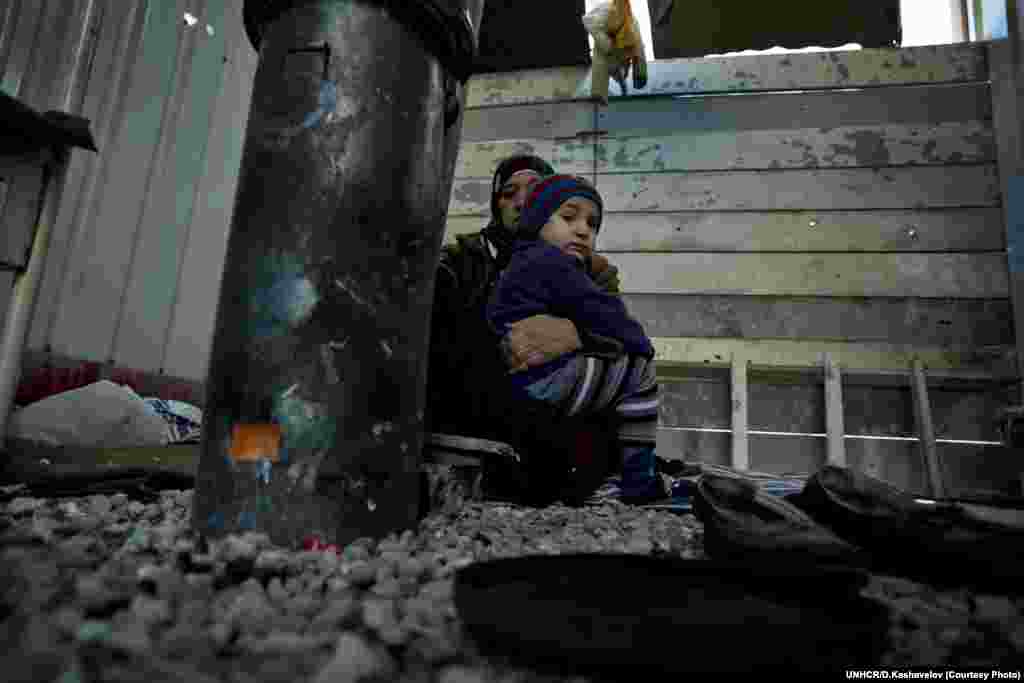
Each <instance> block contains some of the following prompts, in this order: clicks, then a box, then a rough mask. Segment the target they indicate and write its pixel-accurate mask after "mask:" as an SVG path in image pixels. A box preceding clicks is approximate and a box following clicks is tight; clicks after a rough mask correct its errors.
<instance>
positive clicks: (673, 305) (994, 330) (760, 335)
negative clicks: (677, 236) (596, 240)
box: [612, 258, 1014, 349]
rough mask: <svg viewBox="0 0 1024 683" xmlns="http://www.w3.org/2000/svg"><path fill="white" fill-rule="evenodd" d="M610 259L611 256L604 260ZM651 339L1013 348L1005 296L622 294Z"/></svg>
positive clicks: (1009, 308)
mask: <svg viewBox="0 0 1024 683" xmlns="http://www.w3.org/2000/svg"><path fill="white" fill-rule="evenodd" d="M612 262H613V263H615V259H614V258H612ZM623 299H624V301H625V303H626V306H627V308H629V312H630V314H631V315H632V316H633V317H635V318H636V319H637V320H639V321H640V322H641V323H642V324H643V326H644V329H645V330H646V331H647V334H648V335H651V336H655V337H736V338H744V339H807V340H812V339H818V340H826V341H837V340H842V341H852V342H856V341H866V342H887V343H893V344H909V345H914V346H929V347H934V348H959V349H979V348H984V347H1004V348H1009V347H1012V346H1013V342H1014V334H1013V309H1012V307H1011V305H1010V301H1009V300H1008V299H918V298H895V297H886V298H870V299H869V298H863V297H858V298H839V297H784V296H745V295H709V294H702V295H687V294H626V295H624V296H623Z"/></svg>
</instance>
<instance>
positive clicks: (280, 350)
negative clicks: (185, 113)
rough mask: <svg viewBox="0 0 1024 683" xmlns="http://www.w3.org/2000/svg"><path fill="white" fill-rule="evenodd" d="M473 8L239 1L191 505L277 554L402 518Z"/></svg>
mask: <svg viewBox="0 0 1024 683" xmlns="http://www.w3.org/2000/svg"><path fill="white" fill-rule="evenodd" d="M483 5H484V0H390V1H381V0H377V1H371V0H280V1H276V0H263V1H259V0H247V1H246V3H245V10H244V20H245V24H246V30H247V33H248V35H249V37H250V40H251V41H252V42H253V45H254V46H255V47H256V48H257V50H258V51H259V57H260V60H259V66H258V69H257V72H256V77H255V83H254V87H253V96H252V104H251V113H250V116H249V124H248V128H247V129H246V136H245V147H244V151H243V157H242V165H241V175H240V178H239V185H238V191H237V195H236V198H235V206H234V213H233V216H232V221H231V231H230V236H229V241H228V250H227V257H226V263H225V268H224V275H223V280H222V284H221V291H220V299H219V303H218V309H217V322H216V327H215V332H214V339H213V348H212V354H211V358H210V366H209V367H210V369H209V376H208V386H207V401H206V413H205V419H204V425H203V437H202V456H201V461H200V464H199V471H198V477H197V481H196V492H195V500H194V505H193V510H194V511H193V524H194V528H195V529H196V530H197V531H199V532H200V533H203V534H205V535H210V536H218V535H221V534H224V533H227V532H233V531H246V530H255V531H261V532H264V533H267V534H269V535H270V537H271V539H272V540H274V541H275V542H277V543H282V544H287V545H292V544H295V543H297V542H298V541H299V540H300V539H301V538H302V537H304V536H305V535H307V534H310V533H317V534H319V535H320V536H321V537H322V538H323V539H324V540H325V541H329V542H334V543H347V542H349V541H351V540H354V539H356V538H358V537H363V536H371V537H379V536H383V535H385V534H387V533H389V532H392V531H396V530H401V529H405V528H412V527H414V526H415V524H416V518H417V514H418V511H419V504H420V502H419V465H420V453H421V449H422V446H423V407H424V406H423V404H424V395H425V381H426V367H427V356H428V343H429V318H430V308H431V299H432V295H433V287H434V272H435V269H436V266H437V261H438V256H439V252H440V248H441V243H442V240H443V236H444V226H445V218H446V215H447V209H448V197H449V193H450V190H451V184H452V176H453V174H454V165H455V155H456V153H457V151H458V145H459V138H460V136H461V124H462V120H461V119H462V117H461V115H460V113H461V110H462V108H461V107H462V105H464V98H465V94H464V85H465V83H466V81H467V79H468V78H469V75H470V73H471V70H472V64H473V59H474V57H475V51H476V36H477V35H478V32H479V26H480V20H481V18H482V15H483Z"/></svg>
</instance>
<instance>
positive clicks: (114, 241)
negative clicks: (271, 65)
mask: <svg viewBox="0 0 1024 683" xmlns="http://www.w3.org/2000/svg"><path fill="white" fill-rule="evenodd" d="M185 5H186V3H185V2H184V0H173V1H171V2H166V3H157V4H155V5H150V6H147V8H146V9H147V11H146V15H145V28H144V32H143V35H142V36H141V41H140V43H139V44H138V47H137V48H136V49H137V50H138V52H137V54H136V55H135V59H134V63H133V64H132V65H131V67H130V68H131V77H130V83H131V87H129V88H128V89H127V90H126V91H125V93H124V98H123V100H122V102H120V103H119V104H120V105H121V106H120V107H119V108H118V109H119V111H120V112H122V113H123V118H122V119H121V121H120V125H119V127H118V129H117V135H116V138H115V140H111V141H109V143H110V145H111V146H110V150H109V151H108V152H107V153H106V154H105V160H106V162H107V164H108V165H107V167H106V168H107V171H108V172H107V174H106V177H105V178H104V185H103V187H102V190H101V192H102V196H101V197H98V198H96V201H98V202H99V207H98V209H97V211H96V214H95V220H94V221H92V223H91V224H90V225H89V226H88V229H89V231H90V232H91V235H89V237H90V239H88V240H85V239H83V240H82V242H81V243H80V244H79V245H78V251H77V253H76V254H75V257H76V258H75V260H74V264H73V267H72V272H71V274H70V279H71V282H72V283H74V286H70V287H68V288H67V289H65V291H64V297H63V298H62V302H61V303H62V307H61V310H60V313H59V316H58V319H57V322H56V327H55V331H54V338H53V348H54V350H55V351H57V352H58V353H67V354H68V355H71V354H72V352H73V353H74V355H77V356H80V357H83V358H87V359H90V360H109V359H110V355H111V353H112V351H113V348H112V347H113V342H114V337H115V334H116V326H117V322H118V319H119V316H120V314H121V306H120V305H119V304H112V302H121V301H122V300H123V296H124V293H125V289H126V287H127V285H128V282H127V281H128V272H129V267H130V264H131V260H132V255H133V251H134V245H135V241H136V237H137V235H138V230H139V227H140V222H141V220H142V213H143V207H144V202H145V200H146V195H147V193H148V191H149V186H150V181H151V177H152V172H153V170H154V164H155V156H154V155H155V153H156V150H157V144H158V142H159V140H160V136H161V135H162V133H163V130H162V128H161V122H162V121H163V112H164V107H165V106H166V105H167V104H168V100H169V99H170V95H171V93H169V92H168V91H167V85H168V83H169V82H170V78H171V74H172V72H173V68H174V64H175V59H174V58H171V56H172V55H176V54H177V51H178V37H179V32H180V31H181V30H182V27H183V26H184V24H183V22H182V21H181V16H182V14H183V13H184V11H185V9H186V7H185Z"/></svg>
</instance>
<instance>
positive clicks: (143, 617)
mask: <svg viewBox="0 0 1024 683" xmlns="http://www.w3.org/2000/svg"><path fill="white" fill-rule="evenodd" d="M132 612H133V613H134V614H135V616H136V617H137V618H138V619H139V621H141V622H142V623H143V624H146V625H147V626H153V625H156V624H166V623H169V622H170V621H171V619H172V615H171V608H170V605H168V604H167V602H166V601H164V600H159V599H156V598H152V597H149V596H147V595H136V596H135V600H134V601H132Z"/></svg>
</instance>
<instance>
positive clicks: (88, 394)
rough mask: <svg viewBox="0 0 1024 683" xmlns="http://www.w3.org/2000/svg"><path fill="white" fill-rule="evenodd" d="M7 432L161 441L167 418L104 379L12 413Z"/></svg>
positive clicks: (71, 442)
mask: <svg viewBox="0 0 1024 683" xmlns="http://www.w3.org/2000/svg"><path fill="white" fill-rule="evenodd" d="M8 436H9V437H10V438H15V439H24V440H27V441H34V442H38V443H43V444H46V445H49V446H78V447H84V448H131V447H138V446H165V445H167V443H168V442H169V440H170V434H169V431H168V428H167V423H166V422H165V421H164V419H163V418H162V417H160V416H159V415H157V414H156V413H155V412H154V411H153V410H152V409H151V408H150V407H149V406H148V405H147V404H146V402H145V401H143V400H142V398H141V397H140V396H139V395H138V394H136V393H135V392H134V391H132V390H131V389H129V388H127V387H124V386H121V385H119V384H114V383H113V382H109V381H107V380H101V381H99V382H94V383H93V384H89V385H87V386H84V387H81V388H79V389H73V390H71V391H65V392H63V393H60V394H57V395H55V396H50V397H49V398H45V399H43V400H41V401H37V402H35V403H33V404H31V405H28V406H26V407H24V408H22V409H20V410H16V411H14V412H13V413H12V415H11V419H10V424H9V430H8Z"/></svg>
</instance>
